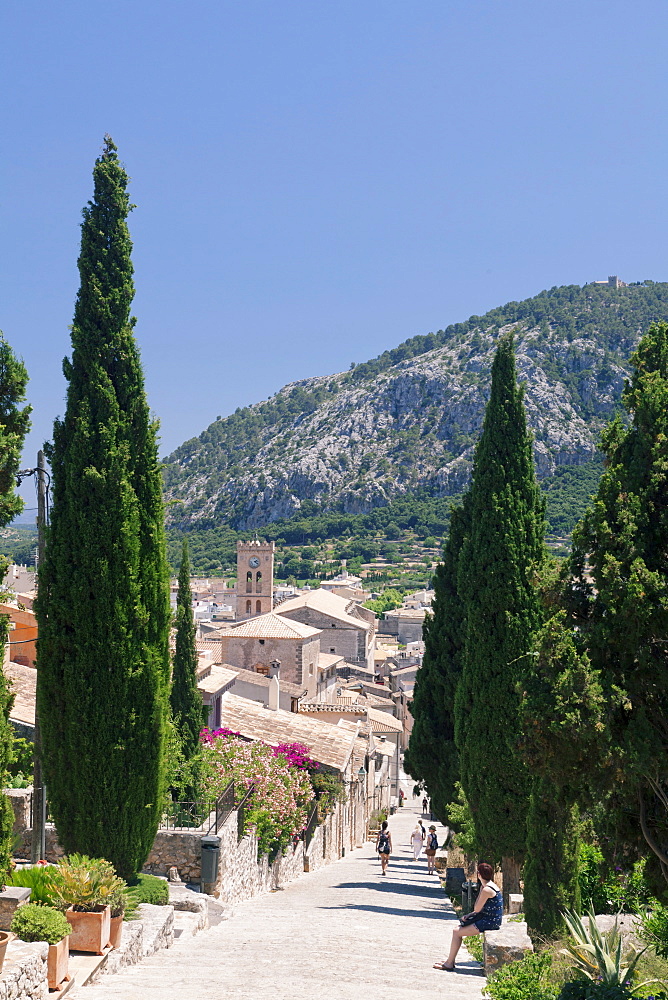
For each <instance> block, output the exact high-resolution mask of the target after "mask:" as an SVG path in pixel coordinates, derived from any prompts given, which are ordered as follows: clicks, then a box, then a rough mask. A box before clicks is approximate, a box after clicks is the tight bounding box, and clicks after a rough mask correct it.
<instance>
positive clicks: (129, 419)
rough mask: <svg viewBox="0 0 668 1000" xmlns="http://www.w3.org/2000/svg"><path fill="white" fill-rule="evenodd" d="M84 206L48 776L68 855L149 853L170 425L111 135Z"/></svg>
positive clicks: (45, 726)
mask: <svg viewBox="0 0 668 1000" xmlns="http://www.w3.org/2000/svg"><path fill="white" fill-rule="evenodd" d="M93 179H94V195H93V200H92V201H91V202H89V203H88V206H87V207H86V208H85V209H84V211H83V223H82V236H81V253H80V256H79V262H78V264H79V273H80V277H81V285H80V288H79V293H78V296H77V301H76V306H75V312H74V324H73V326H72V348H73V350H72V359H71V361H70V360H67V359H66V360H65V362H64V372H65V377H66V379H67V381H68V383H69V386H68V390H67V407H66V413H65V417H64V419H63V420H58V421H56V423H55V426H54V437H53V445H52V447H51V449H50V455H49V457H50V460H51V468H52V483H53V506H52V513H51V528H50V531H49V535H48V538H47V547H46V557H45V560H44V563H43V565H42V566H40V570H39V593H38V600H37V616H38V622H39V632H40V641H39V651H38V669H39V671H40V685H39V712H40V720H41V724H42V744H43V752H44V772H45V778H46V784H47V786H48V795H49V802H50V805H51V810H52V813H53V816H54V819H55V822H56V827H57V830H58V837H59V840H60V842H61V844H62V846H63V848H64V850H65V851H66V852H68V853H69V852H72V851H81V852H83V853H86V854H90V855H93V856H98V857H104V858H107V859H108V860H109V861H111V862H112V863H113V864H114V866H115V867H116V869H117V871H118V872H119V873H120V874H121V875H123V876H124V877H131V876H132V875H133V874H134V873H136V872H137V871H138V870H139V869H140V868H141V866H142V865H143V863H144V861H145V860H146V857H147V855H148V853H149V851H150V849H151V846H152V844H153V840H154V837H155V833H156V829H157V826H158V821H159V817H160V813H161V809H162V806H163V798H164V760H163V757H164V738H165V718H166V710H167V697H168V684H169V621H170V617H169V601H168V592H169V583H168V572H167V564H166V557H165V539H164V527H163V505H162V489H161V486H162V484H161V476H160V470H159V466H158V460H157V446H156V425H155V423H153V422H152V421H151V419H150V415H149V409H148V404H147V401H146V394H145V391H144V378H143V373H142V369H141V364H140V360H139V353H138V349H137V345H136V343H135V339H134V336H133V327H134V325H135V320H134V318H133V317H131V315H130V306H131V302H132V299H133V296H134V285H133V269H132V263H131V257H130V254H131V248H132V244H131V241H130V236H129V233H128V228H127V221H126V220H127V215H128V212H129V211H130V209H131V207H132V206H131V205H130V203H129V198H128V194H127V190H126V188H127V182H128V177H127V174H126V172H125V170H124V169H123V167H122V165H121V164H120V162H119V159H118V154H117V151H116V147H115V145H114V143H113V142H112V140H111V139H110V138H109V137H106V139H105V145H104V149H103V152H102V155H101V156H100V157H99V158H98V160H97V161H96V163H95V168H94V171H93Z"/></svg>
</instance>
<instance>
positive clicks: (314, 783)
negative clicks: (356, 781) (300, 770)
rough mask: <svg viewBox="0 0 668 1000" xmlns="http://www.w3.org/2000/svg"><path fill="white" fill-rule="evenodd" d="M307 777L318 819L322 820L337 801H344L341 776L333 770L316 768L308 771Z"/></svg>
mask: <svg viewBox="0 0 668 1000" xmlns="http://www.w3.org/2000/svg"><path fill="white" fill-rule="evenodd" d="M309 779H310V782H311V787H312V788H313V791H314V793H315V797H316V801H317V803H318V819H319V820H320V822H322V821H323V820H324V819H325V817H326V816H328V815H329V813H331V812H332V811H333V810H334V808H335V806H336V803H337V802H345V799H346V788H345V785H344V783H343V778H342V777H341V775H340V774H337V773H335V772H333V771H323V770H322V768H318V769H317V770H310V771H309ZM309 808H310V807H309Z"/></svg>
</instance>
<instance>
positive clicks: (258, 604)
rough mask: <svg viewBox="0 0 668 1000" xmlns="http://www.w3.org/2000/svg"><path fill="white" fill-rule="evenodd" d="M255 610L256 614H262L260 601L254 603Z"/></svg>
mask: <svg viewBox="0 0 668 1000" xmlns="http://www.w3.org/2000/svg"><path fill="white" fill-rule="evenodd" d="M255 610H256V611H257V613H258V614H261V612H262V601H256V602H255Z"/></svg>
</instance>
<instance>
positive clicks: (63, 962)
mask: <svg viewBox="0 0 668 1000" xmlns="http://www.w3.org/2000/svg"><path fill="white" fill-rule="evenodd" d="M69 958H70V935H69V934H68V935H67V937H64V938H63V939H62V941H59V942H58V943H57V944H50V945H49V954H48V956H47V960H46V973H47V976H48V979H49V989H50V990H59V989H61V987H62V984H63V983H64V982H65V979H66V977H67V969H68V965H69Z"/></svg>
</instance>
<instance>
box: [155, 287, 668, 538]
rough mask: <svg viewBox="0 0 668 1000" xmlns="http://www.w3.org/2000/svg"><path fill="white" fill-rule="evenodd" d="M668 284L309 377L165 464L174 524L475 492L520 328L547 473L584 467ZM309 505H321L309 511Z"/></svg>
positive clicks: (483, 326)
mask: <svg viewBox="0 0 668 1000" xmlns="http://www.w3.org/2000/svg"><path fill="white" fill-rule="evenodd" d="M659 319H664V320H665V319H668V284H667V283H656V282H644V283H639V284H635V285H630V286H628V287H623V288H614V287H611V286H608V285H598V284H592V285H585V286H583V287H579V286H576V285H573V286H567V287H561V288H553V289H551V290H550V291H545V292H541V293H540V295H538V296H536V297H535V298H532V299H527V300H525V301H524V302H519V303H518V302H511V303H509V304H508V305H506V306H503V307H501V308H499V309H494V310H492V311H491V312H489V313H486V314H485V315H484V316H472V317H471V318H470V319H469V320H468V321H466V322H465V323H457V324H454V325H452V326H449V327H448V328H447V329H446V330H439V331H438V332H437V333H432V334H428V335H427V336H423V337H414V338H412V339H411V340H408V341H406V342H405V343H404V344H402V345H400V347H398V348H395V349H394V350H391V351H387V352H385V353H384V354H382V355H381V356H380V357H378V358H375V359H374V360H373V361H370V362H366V363H365V364H361V365H358V366H357V367H356V368H354V369H353V370H352V371H348V372H342V373H340V374H337V375H329V376H323V377H318V378H310V379H303V380H302V381H300V382H295V383H292V384H290V385H287V386H285V387H284V388H283V389H281V390H280V392H278V393H277V394H276V395H275V396H273V397H272V398H271V399H269V400H267V401H265V402H262V403H257V404H255V405H253V406H250V407H247V408H245V409H242V410H241V409H240V410H237V411H236V412H235V413H233V414H232V415H231V416H229V417H226V418H225V419H223V420H218V421H216V422H215V423H213V424H211V426H210V427H208V428H207V429H206V430H205V431H204V432H203V433H202V434H201V435H200V436H199V437H198V438H193V439H192V440H191V441H187V442H186V443H185V444H183V445H181V447H180V448H178V449H177V450H176V451H175V452H174V453H173V454H172V455H170V456H169V457H168V458H167V459H166V460H165V490H166V497H167V499H168V500H178V501H180V503H178V504H173V505H170V507H169V508H168V509H169V518H170V522H171V523H172V524H175V525H176V524H180V525H183V526H186V525H188V526H191V527H195V526H198V527H207V526H213V525H216V524H222V523H227V524H230V525H232V526H233V527H235V528H237V529H240V530H243V529H250V528H256V527H257V528H259V527H262V526H263V525H265V524H268V523H270V522H272V521H275V520H278V519H280V518H286V517H290V516H292V515H293V514H296V513H297V512H299V511H300V510H304V509H305V506H306V507H307V508H308V509H309V510H310V511H314V510H318V509H321V510H329V509H339V510H343V511H345V512H347V513H361V512H365V511H368V510H370V509H371V508H372V507H375V506H379V505H383V504H385V503H387V502H388V500H390V499H391V498H393V497H396V496H397V495H400V494H406V493H411V492H414V491H416V490H424V491H427V492H428V493H431V494H435V495H445V496H448V495H453V494H456V493H459V492H460V491H461V490H462V488H463V487H464V486H465V485H466V483H467V480H468V477H469V475H470V469H471V459H472V454H473V448H474V445H475V442H476V440H477V438H478V435H479V433H480V428H481V425H482V418H483V414H484V409H485V404H486V402H487V397H488V392H489V372H490V366H491V361H492V357H493V354H494V350H495V344H496V340H497V338H498V336H499V334H500V333H502V332H504V331H505V330H509V329H512V330H513V331H514V335H515V340H516V349H517V365H518V371H519V377H520V379H521V380H522V381H523V382H524V384H525V392H526V397H525V398H526V407H527V414H528V419H529V422H530V425H531V427H532V430H533V433H534V437H535V443H534V452H535V457H536V464H537V469H538V474H539V476H541V477H547V476H550V475H551V474H552V473H553V472H554V469H555V468H556V467H557V466H561V465H581V464H584V463H585V462H587V461H589V460H590V459H591V458H592V457H593V456H594V454H595V451H596V445H597V441H598V437H599V433H600V430H601V427H602V426H603V424H604V423H605V422H606V421H607V420H609V419H610V417H611V416H612V415H613V414H614V412H615V411H616V410H617V408H618V406H619V400H620V396H621V392H622V388H623V383H624V377H625V375H626V372H627V368H628V358H629V355H630V353H631V351H632V349H633V347H634V345H635V344H636V343H637V340H638V338H639V336H640V334H641V332H642V331H643V330H645V329H646V328H647V327H648V326H649V324H650V323H651V322H652V321H654V320H659ZM306 501H310V503H308V504H305V502H306Z"/></svg>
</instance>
